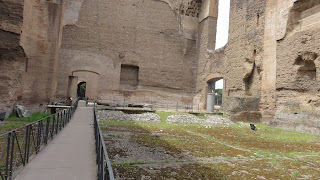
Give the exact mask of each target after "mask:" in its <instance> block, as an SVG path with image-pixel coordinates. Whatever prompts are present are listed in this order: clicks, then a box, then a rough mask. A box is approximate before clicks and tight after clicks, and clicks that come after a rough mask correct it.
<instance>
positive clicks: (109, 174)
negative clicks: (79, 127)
mask: <svg viewBox="0 0 320 180" xmlns="http://www.w3.org/2000/svg"><path fill="white" fill-rule="evenodd" d="M93 113H94V136H95V140H96V153H97V166H98V169H97V177H98V178H97V179H98V180H114V175H113V170H112V167H111V162H110V159H109V157H108V153H107V149H106V145H105V142H104V140H103V136H102V133H101V129H100V126H99V122H98V119H97V112H96V102H94V108H93ZM106 169H107V170H106Z"/></svg>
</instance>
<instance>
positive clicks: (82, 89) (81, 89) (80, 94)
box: [77, 82, 87, 98]
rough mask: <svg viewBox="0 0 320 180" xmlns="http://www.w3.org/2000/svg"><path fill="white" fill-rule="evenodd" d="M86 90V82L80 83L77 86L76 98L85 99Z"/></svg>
mask: <svg viewBox="0 0 320 180" xmlns="http://www.w3.org/2000/svg"><path fill="white" fill-rule="evenodd" d="M86 88H87V83H86V82H80V83H79V84H78V88H77V96H78V97H80V98H84V97H86Z"/></svg>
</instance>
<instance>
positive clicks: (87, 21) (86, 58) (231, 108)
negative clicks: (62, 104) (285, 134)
mask: <svg viewBox="0 0 320 180" xmlns="http://www.w3.org/2000/svg"><path fill="white" fill-rule="evenodd" d="M218 4H219V3H218V0H1V1H0V37H1V38H0V39H1V40H0V42H1V43H0V68H1V71H0V79H1V81H0V85H1V88H0V98H1V104H0V110H1V112H3V111H5V112H7V114H9V112H10V111H11V109H12V106H13V104H15V103H19V104H23V105H26V106H28V107H29V108H30V109H32V110H33V111H37V110H43V109H44V108H45V106H46V105H47V104H48V103H51V102H53V101H59V100H65V99H67V98H68V97H72V98H75V97H76V96H77V94H76V92H77V85H78V84H79V83H80V82H86V85H87V90H86V96H87V97H88V98H89V99H90V100H98V102H100V103H103V104H111V103H116V102H122V101H123V99H125V100H126V101H130V102H141V103H150V102H158V103H172V104H175V103H179V104H198V105H199V106H200V108H201V109H203V110H205V109H206V106H207V103H208V102H207V94H208V93H210V92H212V90H213V89H214V87H213V86H212V83H213V84H214V82H215V81H217V80H219V79H224V86H223V87H224V89H223V105H222V109H223V110H224V111H225V112H227V113H229V114H230V115H231V118H232V119H233V120H244V121H261V122H265V123H270V124H272V125H275V126H278V127H284V128H291V129H295V130H300V131H306V132H312V133H320V111H319V110H320V96H319V95H320V94H319V91H320V86H319V80H318V76H319V75H317V74H319V67H320V62H319V55H320V49H319V47H320V46H319V45H320V40H319V39H320V31H319V30H320V0H312V1H309V0H278V1H275V0H254V1H253V0H231V9H230V30H229V40H228V43H227V45H226V46H225V47H223V48H221V49H218V50H215V40H216V26H217V18H218Z"/></svg>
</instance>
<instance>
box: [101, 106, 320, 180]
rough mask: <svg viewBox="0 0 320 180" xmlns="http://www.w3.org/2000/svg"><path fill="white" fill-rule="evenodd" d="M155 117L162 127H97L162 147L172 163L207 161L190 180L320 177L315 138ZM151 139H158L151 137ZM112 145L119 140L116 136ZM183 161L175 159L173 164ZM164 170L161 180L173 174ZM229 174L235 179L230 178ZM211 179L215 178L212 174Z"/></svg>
mask: <svg viewBox="0 0 320 180" xmlns="http://www.w3.org/2000/svg"><path fill="white" fill-rule="evenodd" d="M157 114H158V115H159V116H160V117H161V118H162V121H161V123H143V122H125V121H100V123H101V124H102V125H107V127H106V128H107V129H106V130H107V131H119V132H120V131H121V132H131V133H133V135H131V136H130V139H131V140H134V141H136V142H138V143H141V144H143V145H144V146H147V147H150V148H155V147H162V148H164V149H165V150H166V151H167V153H168V154H170V155H172V156H174V157H175V158H180V156H176V155H177V154H180V153H185V152H187V153H188V155H189V156H191V157H192V159H193V160H195V162H200V161H201V159H202V158H203V159H204V160H205V159H209V161H206V160H205V161H204V162H203V161H201V164H200V165H199V166H197V168H199V171H201V172H200V173H199V174H194V175H193V176H192V177H200V176H201V175H208V173H209V172H214V171H216V172H219V175H221V177H230V178H234V179H256V178H257V177H259V176H262V177H265V178H266V179H295V178H302V177H305V175H311V176H310V177H311V178H313V177H319V175H320V172H318V171H315V169H316V168H318V165H319V164H320V158H319V157H320V153H319V151H318V149H320V144H319V143H320V136H319V135H314V134H307V133H300V132H295V131H289V130H283V129H278V128H274V127H270V126H267V125H264V124H259V123H255V125H256V127H257V128H258V130H257V131H252V130H251V129H250V126H249V124H243V123H235V124H232V125H229V126H222V125H221V126H219V125H214V126H212V127H211V128H205V126H204V125H202V124H182V123H180V124H174V123H167V122H166V121H165V119H166V118H167V117H168V116H170V115H176V114H178V113H169V112H161V111H160V112H157ZM119 127H121V128H119ZM152 133H156V134H159V136H152ZM110 137H111V138H112V136H110ZM112 139H118V137H117V136H114V137H113V138H112ZM186 160H187V159H176V160H175V162H177V163H178V162H185V161H186ZM161 163H163V162H161ZM165 163H167V162H165ZM211 163H214V164H211ZM115 164H116V165H118V167H116V168H118V169H119V168H121V167H119V166H125V167H123V169H122V170H123V171H124V172H128V173H129V172H130V173H129V175H128V177H132V175H131V171H129V170H128V168H130V167H131V168H133V167H134V168H138V169H137V170H135V173H137V177H139V172H143V173H142V174H145V172H144V171H143V170H142V169H139V166H137V165H139V164H144V165H146V164H149V163H148V162H147V161H145V162H144V161H141V160H140V161H133V162H131V161H130V160H129V161H128V162H126V161H124V162H120V163H119V162H115ZM168 164H170V162H169V163H168ZM312 164H313V165H312ZM130 165H136V166H130ZM187 166H190V168H191V167H192V168H194V165H188V164H186V165H185V167H186V168H187ZM305 167H307V168H305ZM168 170H169V169H160V170H159V171H161V172H162V171H163V172H162V173H163V176H168V178H169V177H171V174H170V173H168V172H167V171H168ZM171 170H173V171H174V172H175V173H173V174H177V177H179V178H182V179H183V177H184V172H183V171H180V170H179V169H170V171H171ZM190 170H191V169H190ZM170 171H169V172H170ZM189 172H190V171H187V172H186V173H187V174H186V176H185V177H189V174H188V173H189ZM246 172H249V173H246ZM230 173H233V174H232V176H230ZM211 176H212V177H215V176H214V175H213V174H212V175H211ZM211 176H209V177H211ZM154 177H157V176H154ZM190 177H191V176H190ZM219 177H220V176H219ZM204 179H206V178H204ZM211 179H214V178H211Z"/></svg>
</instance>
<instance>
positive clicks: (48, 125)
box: [0, 100, 78, 180]
mask: <svg viewBox="0 0 320 180" xmlns="http://www.w3.org/2000/svg"><path fill="white" fill-rule="evenodd" d="M77 107H78V100H77V101H76V102H75V103H74V104H73V105H72V106H71V107H70V108H67V109H64V110H62V111H60V112H58V113H55V114H52V115H50V116H48V117H45V118H43V119H40V120H38V121H35V122H33V123H30V124H27V125H25V126H23V127H20V128H18V129H15V130H12V131H10V132H7V133H5V134H2V135H0V180H10V179H12V177H14V176H15V175H16V173H17V172H18V171H19V170H20V169H21V168H22V167H23V166H25V165H26V164H27V163H28V162H29V160H30V159H31V158H33V157H34V155H36V154H38V153H39V151H40V150H41V149H43V148H44V147H45V145H46V144H48V143H49V141H51V140H52V139H53V138H54V137H55V136H56V135H57V134H58V133H59V132H60V131H61V130H62V129H63V128H64V127H65V125H66V124H67V123H68V122H69V121H70V119H71V117H72V116H73V114H74V112H75V111H76V109H77Z"/></svg>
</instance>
